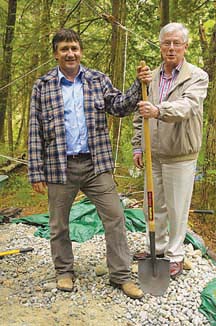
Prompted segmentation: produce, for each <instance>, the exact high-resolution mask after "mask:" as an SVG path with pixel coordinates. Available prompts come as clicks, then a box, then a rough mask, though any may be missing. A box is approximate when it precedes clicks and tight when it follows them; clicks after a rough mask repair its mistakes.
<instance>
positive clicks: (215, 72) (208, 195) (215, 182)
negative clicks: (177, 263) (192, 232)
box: [201, 24, 216, 223]
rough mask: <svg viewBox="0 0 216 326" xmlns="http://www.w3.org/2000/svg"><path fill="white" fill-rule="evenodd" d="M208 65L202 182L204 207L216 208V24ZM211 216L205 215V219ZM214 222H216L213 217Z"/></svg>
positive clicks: (210, 45)
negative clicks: (208, 78) (207, 95)
mask: <svg viewBox="0 0 216 326" xmlns="http://www.w3.org/2000/svg"><path fill="white" fill-rule="evenodd" d="M208 60H209V61H208V67H210V68H211V69H210V71H209V77H210V81H211V82H210V83H209V97H208V98H209V100H208V114H207V127H206V152H205V164H204V169H203V173H204V182H203V183H202V197H201V198H202V207H206V208H211V209H216V205H215V190H216V104H215V94H216V24H215V25H214V27H213V31H212V37H211V42H210V44H209V55H208ZM207 218H208V221H209V219H211V218H210V217H206V218H205V217H204V222H205V219H207ZM212 223H215V220H214V217H212Z"/></svg>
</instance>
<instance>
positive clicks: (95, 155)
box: [28, 67, 141, 183]
mask: <svg viewBox="0 0 216 326" xmlns="http://www.w3.org/2000/svg"><path fill="white" fill-rule="evenodd" d="M83 71H84V73H83V76H82V83H83V92H84V111H85V117H86V123H87V128H88V145H89V148H90V152H91V156H92V162H93V165H94V170H95V173H96V174H100V173H103V172H105V171H112V170H113V167H114V163H113V158H112V148H111V143H110V139H109V131H108V126H107V119H106V113H109V114H112V115H114V116H117V117H123V116H126V115H129V114H130V113H131V112H132V111H135V109H136V104H137V102H138V101H139V100H140V99H141V87H140V82H139V81H138V80H135V82H134V83H133V84H132V86H131V87H130V88H129V89H128V90H127V91H126V93H125V94H122V92H120V91H119V90H118V89H116V88H114V87H113V85H112V83H111V81H110V79H109V78H108V77H107V76H106V75H105V74H103V73H101V72H99V71H96V70H91V69H87V68H85V67H83ZM28 148H29V151H28V159H29V180H30V182H31V183H34V182H40V181H45V182H49V183H66V181H67V180H66V179H67V178H66V169H67V154H66V136H65V124H64V102H63V97H62V92H61V87H60V85H59V80H58V73H57V67H56V68H54V69H52V70H51V71H49V72H48V73H47V74H46V75H44V76H42V77H41V78H39V79H38V80H37V81H36V82H35V84H34V87H33V91H32V97H31V107H30V123H29V140H28Z"/></svg>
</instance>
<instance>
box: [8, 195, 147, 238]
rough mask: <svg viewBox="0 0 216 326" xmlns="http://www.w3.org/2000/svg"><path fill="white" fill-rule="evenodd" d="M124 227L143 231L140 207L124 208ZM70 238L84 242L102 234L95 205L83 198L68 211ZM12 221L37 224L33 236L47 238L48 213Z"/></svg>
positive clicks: (142, 217)
mask: <svg viewBox="0 0 216 326" xmlns="http://www.w3.org/2000/svg"><path fill="white" fill-rule="evenodd" d="M124 213H125V222H126V228H127V229H128V230H130V231H131V232H136V231H140V232H145V230H146V226H145V222H144V215H143V211H142V209H135V208H134V209H124ZM69 221H70V239H71V240H72V241H76V242H84V241H86V240H89V239H91V238H92V237H93V236H94V235H96V234H103V233H104V228H103V225H102V222H101V220H100V218H99V216H98V214H97V211H96V208H95V206H94V205H93V204H92V203H91V202H90V201H89V199H87V198H84V199H83V200H81V201H79V202H78V203H76V204H74V205H73V207H72V209H71V212H70V218H69ZM12 222H13V223H26V224H31V225H36V226H38V228H37V230H36V232H35V234H34V235H35V236H40V237H42V238H46V239H49V237H50V229H49V215H48V214H34V215H31V216H26V217H22V218H16V219H13V220H12Z"/></svg>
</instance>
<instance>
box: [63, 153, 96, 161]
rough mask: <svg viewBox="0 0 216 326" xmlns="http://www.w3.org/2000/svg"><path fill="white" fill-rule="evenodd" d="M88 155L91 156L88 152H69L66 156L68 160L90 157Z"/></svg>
mask: <svg viewBox="0 0 216 326" xmlns="http://www.w3.org/2000/svg"><path fill="white" fill-rule="evenodd" d="M90 157H91V154H90V153H78V154H71V155H68V156H67V158H68V159H69V160H70V159H71V160H73V159H78V158H90Z"/></svg>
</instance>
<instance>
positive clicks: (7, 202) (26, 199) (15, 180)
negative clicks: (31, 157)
mask: <svg viewBox="0 0 216 326" xmlns="http://www.w3.org/2000/svg"><path fill="white" fill-rule="evenodd" d="M0 198H1V208H4V207H20V208H23V207H31V206H37V205H40V203H41V202H47V196H44V195H40V194H36V193H34V192H33V191H32V188H31V185H30V184H29V182H28V178H27V173H25V172H23V171H17V172H15V173H10V175H9V178H8V180H7V182H6V183H5V184H4V187H3V188H1V189H0ZM43 205H44V204H43ZM45 205H46V204H45ZM45 205H44V206H45Z"/></svg>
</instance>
